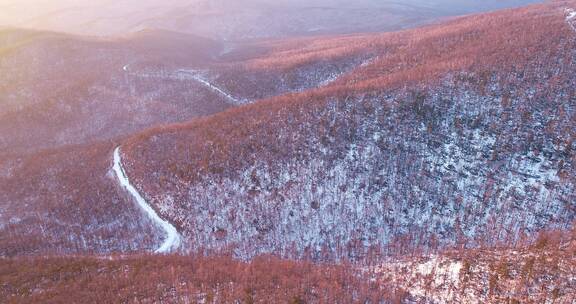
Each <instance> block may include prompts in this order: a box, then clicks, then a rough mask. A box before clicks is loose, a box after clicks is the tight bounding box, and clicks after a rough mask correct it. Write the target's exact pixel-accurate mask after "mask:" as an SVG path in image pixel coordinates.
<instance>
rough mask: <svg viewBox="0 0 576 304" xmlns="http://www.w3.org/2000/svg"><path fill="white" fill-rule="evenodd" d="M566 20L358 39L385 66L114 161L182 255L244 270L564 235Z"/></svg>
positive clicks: (540, 9)
mask: <svg viewBox="0 0 576 304" xmlns="http://www.w3.org/2000/svg"><path fill="white" fill-rule="evenodd" d="M566 5H573V6H574V2H563V3H551V4H546V5H536V6H531V7H528V8H523V9H518V10H509V11H503V12H498V13H492V14H485V15H479V16H472V17H466V18H462V19H458V20H454V21H451V22H448V23H446V24H442V25H435V26H431V27H426V28H422V29H417V30H412V31H405V32H400V33H393V34H383V35H373V36H361V37H358V38H357V39H358V40H357V43H358V44H360V45H372V46H373V47H374V48H376V49H378V50H379V51H380V52H381V53H382V54H383V55H381V56H379V57H378V58H377V59H376V60H374V61H373V62H371V63H370V64H368V65H367V66H364V67H361V68H360V69H357V70H355V71H354V72H353V73H351V74H349V75H347V76H345V77H344V78H342V79H340V80H337V81H336V82H334V83H333V84H332V85H330V86H328V87H326V88H323V89H319V90H313V91H307V92H304V93H301V94H290V95H286V96H282V97H278V98H273V99H271V100H268V101H262V102H258V103H256V104H254V105H251V106H245V107H240V108H236V109H233V110H229V111H226V112H224V113H221V114H218V115H215V116H213V117H209V118H203V119H200V120H196V121H194V122H191V123H189V124H182V125H175V126H171V127H164V128H159V129H156V130H151V131H149V132H146V133H145V134H143V135H141V136H138V137H135V138H133V139H132V140H131V141H130V142H129V143H128V144H127V145H124V146H123V151H124V153H125V154H126V156H125V168H126V170H127V171H128V174H129V175H130V176H133V177H134V178H133V179H134V180H135V185H136V186H137V188H138V189H139V191H140V192H141V193H143V195H144V197H145V198H146V199H147V201H149V202H151V204H152V205H153V206H155V208H156V209H157V210H158V211H159V213H160V214H162V216H163V217H164V218H167V219H169V220H170V221H172V222H174V223H175V224H176V226H177V227H178V228H179V229H180V230H181V231H183V236H184V238H186V239H187V241H188V242H187V246H188V248H189V250H191V251H198V250H205V251H212V250H214V251H221V250H225V251H229V250H231V251H232V252H233V253H234V254H235V255H236V256H238V257H242V258H249V257H252V256H254V255H258V254H260V253H270V252H274V253H280V254H284V255H286V256H292V257H300V256H303V255H312V256H313V257H315V258H327V259H329V258H343V257H346V258H353V259H362V258H363V257H365V256H366V254H367V252H368V251H369V248H371V247H377V248H380V249H381V250H384V251H385V252H388V253H400V252H404V251H411V250H413V249H414V248H418V247H424V248H438V247H440V248H443V247H446V246H453V245H458V246H479V245H481V244H486V245H489V246H494V245H497V244H499V243H510V242H514V241H516V240H518V239H521V238H522V237H523V236H525V235H528V237H530V235H534V233H535V232H537V231H539V230H540V229H543V228H560V229H563V228H567V227H569V226H570V225H571V223H572V221H573V220H574V219H575V216H576V209H575V206H574V203H573V202H574V200H575V197H574V193H575V191H574V190H575V189H574V187H575V184H574V183H575V176H574V172H575V170H574V161H575V154H574V151H575V150H574V148H575V147H574V137H575V135H574V130H575V129H576V128H575V126H574V119H573V117H574V110H575V106H576V105H575V99H574V96H576V92H575V89H574V86H573V83H574V81H575V79H574V75H576V71H575V69H576V65H575V60H576V57H575V56H576V54H575V53H574V49H576V48H575V43H576V35H574V32H573V31H572V30H571V28H570V26H569V25H568V24H567V23H566V22H565V8H566ZM495 29H497V31H496V30H495ZM352 40H353V38H352Z"/></svg>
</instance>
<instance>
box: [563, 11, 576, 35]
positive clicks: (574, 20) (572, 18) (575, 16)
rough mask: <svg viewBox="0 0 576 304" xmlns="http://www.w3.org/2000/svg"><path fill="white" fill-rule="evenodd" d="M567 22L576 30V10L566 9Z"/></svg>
mask: <svg viewBox="0 0 576 304" xmlns="http://www.w3.org/2000/svg"><path fill="white" fill-rule="evenodd" d="M565 11H566V23H568V25H570V27H571V28H572V29H573V30H574V31H576V10H574V9H571V8H567V9H566V10H565Z"/></svg>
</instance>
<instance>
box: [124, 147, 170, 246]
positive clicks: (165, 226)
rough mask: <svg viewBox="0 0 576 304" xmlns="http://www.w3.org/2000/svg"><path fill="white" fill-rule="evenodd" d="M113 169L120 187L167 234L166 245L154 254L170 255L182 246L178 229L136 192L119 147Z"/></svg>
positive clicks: (163, 244)
mask: <svg viewBox="0 0 576 304" xmlns="http://www.w3.org/2000/svg"><path fill="white" fill-rule="evenodd" d="M113 169H114V172H115V173H116V176H117V177H118V180H119V181H120V185H122V187H123V188H125V189H126V190H128V192H129V193H130V195H132V197H134V199H135V200H136V202H137V203H138V206H140V208H142V210H144V212H146V215H148V217H150V219H152V221H154V222H155V223H157V224H158V225H159V226H160V227H162V229H163V230H164V231H165V232H166V235H167V237H166V239H165V240H164V243H162V245H161V246H160V247H159V248H158V249H156V250H155V251H154V252H155V253H170V252H171V251H172V250H175V249H176V248H178V246H179V245H180V234H179V233H178V231H177V230H176V227H174V226H173V225H172V224H170V223H169V222H168V221H165V220H163V219H162V218H160V216H159V215H158V213H156V211H155V210H154V209H153V208H152V207H151V206H150V205H149V204H148V203H147V202H146V200H144V198H143V197H142V196H141V195H140V193H138V190H136V188H135V187H134V186H133V185H132V184H131V183H130V180H129V179H128V176H127V175H126V171H125V170H124V168H123V166H122V159H121V156H120V148H119V147H118V148H116V150H114V167H113Z"/></svg>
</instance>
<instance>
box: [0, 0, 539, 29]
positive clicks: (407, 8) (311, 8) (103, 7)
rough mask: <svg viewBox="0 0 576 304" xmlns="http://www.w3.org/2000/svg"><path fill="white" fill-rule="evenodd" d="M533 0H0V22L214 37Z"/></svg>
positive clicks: (352, 25)
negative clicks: (181, 32) (185, 33)
mask: <svg viewBox="0 0 576 304" xmlns="http://www.w3.org/2000/svg"><path fill="white" fill-rule="evenodd" d="M531 2H537V1H535V0H432V1H425V0H397V1H391V0H90V1H88V0H0V25H5V26H13V27H25V28H35V29H47V30H54V31H62V32H72V33H78V34H91V35H118V34H124V33H127V32H133V31H137V30H141V29H144V28H158V29H167V30H174V31H183V32H187V33H194V34H200V35H204V36H211V35H215V36H218V37H220V38H230V37H234V36H237V37H239V38H245V37H266V36H285V35H290V34H298V33H306V32H312V31H320V32H331V31H332V32H354V31H362V30H389V29H390V30H391V29H397V28H403V27H406V26H412V25H416V24H418V23H421V22H425V21H429V20H432V19H434V18H437V17H439V16H450V15H458V14H463V13H470V12H475V11H484V10H490V9H497V8H502V7H508V6H517V5H523V4H526V3H531Z"/></svg>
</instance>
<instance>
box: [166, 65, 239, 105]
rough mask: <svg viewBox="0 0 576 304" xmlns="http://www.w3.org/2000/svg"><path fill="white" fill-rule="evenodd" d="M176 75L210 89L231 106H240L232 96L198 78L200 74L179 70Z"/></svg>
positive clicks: (200, 77)
mask: <svg viewBox="0 0 576 304" xmlns="http://www.w3.org/2000/svg"><path fill="white" fill-rule="evenodd" d="M177 73H182V74H185V75H190V76H191V77H192V79H194V80H196V81H197V82H199V83H201V84H202V85H204V86H206V87H208V88H210V89H211V90H212V91H214V92H216V93H218V94H220V95H222V96H224V97H225V98H226V99H227V100H228V101H229V102H230V103H232V104H235V105H240V104H242V102H241V101H240V100H238V99H237V98H235V97H234V96H232V95H230V94H228V93H226V92H225V91H224V90H222V89H220V88H219V87H217V86H215V85H214V84H212V83H210V82H208V81H207V80H206V79H204V78H202V76H200V74H199V73H198V72H197V71H194V70H184V69H180V70H178V71H177Z"/></svg>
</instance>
